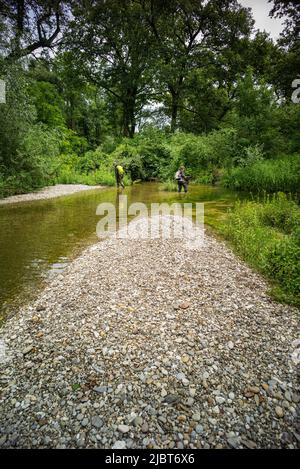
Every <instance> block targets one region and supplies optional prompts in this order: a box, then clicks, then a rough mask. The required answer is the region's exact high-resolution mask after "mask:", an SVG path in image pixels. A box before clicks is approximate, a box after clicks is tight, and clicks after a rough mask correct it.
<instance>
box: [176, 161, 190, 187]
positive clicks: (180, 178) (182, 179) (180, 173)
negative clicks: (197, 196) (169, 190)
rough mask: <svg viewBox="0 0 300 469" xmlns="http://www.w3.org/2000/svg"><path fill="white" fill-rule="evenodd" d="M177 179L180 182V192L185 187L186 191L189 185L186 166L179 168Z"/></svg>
mask: <svg viewBox="0 0 300 469" xmlns="http://www.w3.org/2000/svg"><path fill="white" fill-rule="evenodd" d="M175 179H176V181H177V184H178V192H181V190H182V188H183V189H184V192H185V193H186V192H187V186H188V178H187V177H186V175H185V168H184V166H180V168H179V170H178V171H177V173H176V174H175Z"/></svg>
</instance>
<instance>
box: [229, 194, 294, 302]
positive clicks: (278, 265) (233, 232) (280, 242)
mask: <svg viewBox="0 0 300 469" xmlns="http://www.w3.org/2000/svg"><path fill="white" fill-rule="evenodd" d="M221 232H222V233H223V234H224V235H225V236H226V237H227V238H228V239H229V240H230V241H231V242H232V243H233V245H234V246H235V249H236V251H237V252H238V253H239V254H240V255H241V256H242V257H243V258H244V259H245V260H246V261H247V262H249V263H250V264H251V265H253V266H254V267H256V268H257V269H258V270H260V271H261V272H262V273H264V274H265V275H266V276H267V277H269V278H270V280H272V281H273V282H274V284H275V290H274V293H275V295H276V296H277V298H279V299H284V300H285V301H288V302H291V303H295V304H300V207H299V206H298V205H297V204H296V203H295V202H294V201H293V200H289V199H288V197H287V196H286V195H284V194H282V193H279V194H276V195H273V196H272V197H268V198H265V199H264V200H263V201H252V202H244V203H238V204H237V205H236V206H235V208H234V210H233V211H232V212H231V213H230V214H229V217H228V220H227V222H226V223H224V224H223V225H222V227H221Z"/></svg>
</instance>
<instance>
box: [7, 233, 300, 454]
mask: <svg viewBox="0 0 300 469" xmlns="http://www.w3.org/2000/svg"><path fill="white" fill-rule="evenodd" d="M182 259H184V263H182ZM267 288H268V287H267V285H266V283H265V282H264V281H263V280H262V278H261V277H260V276H259V275H257V274H256V273H254V272H253V271H252V270H251V269H249V268H248V267H247V266H246V265H245V264H244V263H242V262H241V261H240V260H239V259H238V258H237V257H236V256H235V255H234V254H233V253H232V252H231V251H230V250H229V249H228V248H227V247H226V245H225V244H224V243H223V242H220V241H218V240H216V239H215V238H214V237H212V236H211V235H210V234H209V235H208V234H206V237H205V244H204V246H203V247H202V248H198V249H197V250H192V249H189V248H188V246H187V245H186V244H185V243H182V241H180V240H171V239H169V240H168V239H166V240H116V239H109V240H106V241H103V242H99V243H97V244H95V245H94V246H92V247H90V248H88V249H87V250H86V251H84V252H83V254H82V255H81V256H80V257H79V258H77V259H76V260H75V261H74V262H73V263H72V264H70V266H69V267H68V268H67V269H66V271H65V272H64V273H62V274H60V275H59V276H57V277H56V278H55V279H54V280H53V281H52V282H51V284H49V286H48V287H47V288H46V289H45V290H44V292H43V293H42V294H41V296H40V298H39V299H38V301H36V302H35V303H34V304H32V305H31V306H30V307H28V308H26V309H24V310H21V311H20V312H19V313H18V314H17V315H16V316H15V317H13V318H11V319H10V320H8V321H7V323H6V324H5V325H4V326H3V328H2V329H1V334H0V338H1V341H2V342H1V346H2V347H1V359H2V363H1V371H2V377H1V386H2V393H1V398H0V408H1V413H0V415H1V432H2V433H1V436H0V444H1V445H2V446H3V447H18V448H20V447H23V448H24V447H25V448H28V447H32V448H44V447H60V448H64V447H67V448H69V447H72V448H73V447H80V448H82V447H87V448H92V447H99V448H103V447H104V448H179V449H183V448H227V447H229V448H273V447H274V448H281V447H289V448H296V447H297V445H299V439H300V437H299V434H298V433H297V429H296V407H297V405H298V404H299V399H300V396H299V382H298V374H297V371H298V370H297V356H296V355H295V349H296V348H297V344H296V343H295V341H296V340H297V339H299V312H298V310H297V309H295V308H293V307H290V306H286V305H281V304H277V303H275V302H273V301H272V300H271V299H270V297H269V296H268V294H267ZM298 366H299V365H298Z"/></svg>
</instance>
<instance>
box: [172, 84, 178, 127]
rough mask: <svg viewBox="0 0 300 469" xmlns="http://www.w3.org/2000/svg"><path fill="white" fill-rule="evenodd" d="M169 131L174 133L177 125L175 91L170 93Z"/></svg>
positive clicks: (176, 97) (176, 98)
mask: <svg viewBox="0 0 300 469" xmlns="http://www.w3.org/2000/svg"><path fill="white" fill-rule="evenodd" d="M171 110H172V112H171V132H172V133H174V132H175V130H176V127H177V114H178V96H177V94H176V93H174V94H172V104H171Z"/></svg>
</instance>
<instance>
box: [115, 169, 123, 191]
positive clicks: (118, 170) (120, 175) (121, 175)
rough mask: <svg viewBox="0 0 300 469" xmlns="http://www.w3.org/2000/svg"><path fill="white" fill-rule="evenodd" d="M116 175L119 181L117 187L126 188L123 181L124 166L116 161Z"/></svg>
mask: <svg viewBox="0 0 300 469" xmlns="http://www.w3.org/2000/svg"><path fill="white" fill-rule="evenodd" d="M115 176H116V181H117V187H118V189H119V187H120V186H121V187H122V189H124V187H125V186H124V182H123V178H124V169H123V167H122V166H121V165H120V164H118V163H115Z"/></svg>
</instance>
